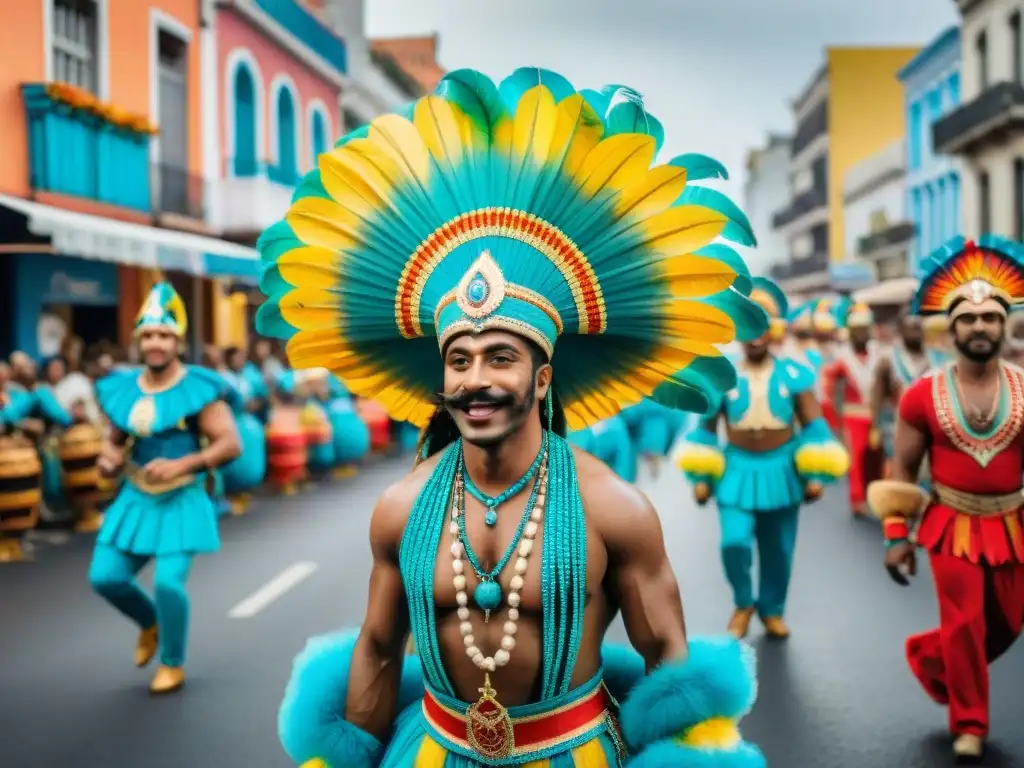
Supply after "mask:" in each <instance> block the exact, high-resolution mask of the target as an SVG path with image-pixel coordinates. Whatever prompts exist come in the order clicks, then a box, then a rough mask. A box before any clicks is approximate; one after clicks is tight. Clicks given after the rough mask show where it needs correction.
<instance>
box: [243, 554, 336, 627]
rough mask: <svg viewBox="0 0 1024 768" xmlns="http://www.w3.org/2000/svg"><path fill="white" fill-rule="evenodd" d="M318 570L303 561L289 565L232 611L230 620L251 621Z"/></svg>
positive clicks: (314, 564) (311, 564) (314, 565)
mask: <svg viewBox="0 0 1024 768" xmlns="http://www.w3.org/2000/svg"><path fill="white" fill-rule="evenodd" d="M315 570H316V563H312V562H309V561H303V562H299V563H295V564H293V565H289V566H288V567H287V568H285V569H284V570H283V571H281V572H280V573H279V574H277V576H275V577H274V578H272V579H271V580H270V581H268V582H267V583H266V584H264V585H263V586H262V587H260V588H259V589H257V590H256V591H255V592H253V593H252V594H251V595H249V596H248V597H247V598H245V600H243V601H242V602H240V603H239V604H238V605H236V606H235V607H234V608H232V609H231V610H230V611H228V618H229V619H251V618H252V617H253V616H255V615H256V614H257V613H259V612H260V611H262V610H263V609H264V608H266V607H267V606H268V605H270V604H271V603H272V602H274V601H275V600H277V599H278V598H279V597H281V595H283V594H284V593H285V592H287V591H288V590H290V589H292V588H294V587H297V586H298V585H299V584H301V583H302V582H303V581H305V580H306V579H308V578H309V577H310V576H311V575H312V573H313V571H315Z"/></svg>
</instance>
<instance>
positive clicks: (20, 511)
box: [0, 436, 43, 534]
mask: <svg viewBox="0 0 1024 768" xmlns="http://www.w3.org/2000/svg"><path fill="white" fill-rule="evenodd" d="M42 474H43V465H42V462H41V461H40V460H39V453H38V452H37V451H36V447H35V446H34V445H33V444H32V442H31V441H29V440H27V439H26V438H24V437H21V436H3V437H0V534H3V533H9V532H20V531H26V530H28V529H29V528H33V527H35V525H36V523H37V522H38V521H39V505H40V504H41V503H42V500H43V488H42Z"/></svg>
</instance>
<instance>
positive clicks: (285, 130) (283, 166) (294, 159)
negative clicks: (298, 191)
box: [274, 87, 299, 184]
mask: <svg viewBox="0 0 1024 768" xmlns="http://www.w3.org/2000/svg"><path fill="white" fill-rule="evenodd" d="M274 108H275V109H276V110H277V167H276V169H275V171H276V173H275V179H274V180H275V181H278V182H280V183H281V184H295V183H297V182H298V180H299V168H298V144H297V142H296V116H295V98H294V97H293V96H292V92H291V89H290V88H287V87H282V88H280V89H278V92H277V104H276V105H275V106H274Z"/></svg>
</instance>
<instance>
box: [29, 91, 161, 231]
mask: <svg viewBox="0 0 1024 768" xmlns="http://www.w3.org/2000/svg"><path fill="white" fill-rule="evenodd" d="M21 95H22V99H23V101H24V103H25V115H26V122H27V125H28V152H29V163H28V165H29V186H30V187H31V189H32V191H33V193H37V192H50V193H55V194H60V195H71V196H74V197H79V198H84V199H87V200H94V201H96V202H100V203H106V204H108V205H116V206H119V207H122V208H130V209H133V210H136V211H140V212H145V213H149V212H150V210H151V201H150V169H149V142H150V134H149V133H148V132H146V131H141V130H135V129H132V128H127V127H121V126H117V125H114V124H113V123H111V122H110V121H108V120H106V119H104V118H103V117H101V116H99V115H97V114H95V113H94V112H92V111H89V110H88V109H86V108H77V107H74V106H71V105H69V104H68V103H66V102H62V101H58V100H57V99H55V98H53V97H52V96H51V95H50V94H49V93H48V92H47V86H46V85H45V84H37V83H33V84H26V85H22V86H21Z"/></svg>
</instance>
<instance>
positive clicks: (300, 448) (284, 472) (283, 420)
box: [266, 405, 309, 491]
mask: <svg viewBox="0 0 1024 768" xmlns="http://www.w3.org/2000/svg"><path fill="white" fill-rule="evenodd" d="M266 436H267V476H268V478H269V479H270V482H272V483H273V484H274V485H276V486H278V487H279V488H282V489H284V490H287V491H291V490H294V484H295V483H297V482H298V481H300V480H302V479H303V478H304V477H305V476H306V462H307V459H308V455H309V454H308V451H307V448H306V431H305V429H304V428H303V426H302V422H301V412H300V408H299V407H298V406H296V405H275V406H274V407H273V409H271V411H270V417H269V418H268V420H267V431H266Z"/></svg>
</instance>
